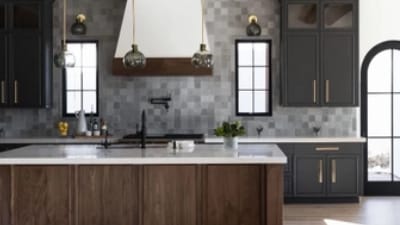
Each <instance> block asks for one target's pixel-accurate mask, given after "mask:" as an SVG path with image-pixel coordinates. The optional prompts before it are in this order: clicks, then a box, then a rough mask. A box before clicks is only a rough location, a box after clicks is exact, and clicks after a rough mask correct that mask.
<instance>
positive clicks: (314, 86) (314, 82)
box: [313, 80, 317, 104]
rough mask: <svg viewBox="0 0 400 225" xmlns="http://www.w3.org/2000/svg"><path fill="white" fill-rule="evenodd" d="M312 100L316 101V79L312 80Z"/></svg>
mask: <svg viewBox="0 0 400 225" xmlns="http://www.w3.org/2000/svg"><path fill="white" fill-rule="evenodd" d="M313 102H314V104H315V103H317V80H313Z"/></svg>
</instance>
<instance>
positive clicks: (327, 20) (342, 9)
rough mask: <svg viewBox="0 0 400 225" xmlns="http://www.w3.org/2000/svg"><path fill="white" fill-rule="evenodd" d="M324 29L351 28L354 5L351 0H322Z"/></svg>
mask: <svg viewBox="0 0 400 225" xmlns="http://www.w3.org/2000/svg"><path fill="white" fill-rule="evenodd" d="M322 7H323V9H322V10H323V12H322V15H323V16H322V17H323V28H324V29H352V28H353V26H354V25H353V24H354V13H353V11H354V5H353V3H352V2H343V1H340V2H339V1H337V2H336V1H324V3H323V5H322Z"/></svg>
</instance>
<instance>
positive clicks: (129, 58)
mask: <svg viewBox="0 0 400 225" xmlns="http://www.w3.org/2000/svg"><path fill="white" fill-rule="evenodd" d="M132 24H133V27H132V30H133V43H132V50H131V51H129V52H127V53H126V54H125V56H124V58H123V59H122V63H123V64H124V66H125V67H126V68H130V67H131V68H136V67H142V68H143V67H145V66H146V57H145V56H144V54H143V53H142V52H140V51H139V47H138V45H137V44H136V41H135V0H132Z"/></svg>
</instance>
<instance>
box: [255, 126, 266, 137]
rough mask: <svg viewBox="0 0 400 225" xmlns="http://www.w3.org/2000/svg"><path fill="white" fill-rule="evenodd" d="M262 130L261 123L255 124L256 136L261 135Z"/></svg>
mask: <svg viewBox="0 0 400 225" xmlns="http://www.w3.org/2000/svg"><path fill="white" fill-rule="evenodd" d="M263 130H264V127H263V126H262V125H258V126H257V128H256V131H257V136H258V137H260V136H261V133H262V132H263Z"/></svg>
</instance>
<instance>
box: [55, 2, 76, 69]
mask: <svg viewBox="0 0 400 225" xmlns="http://www.w3.org/2000/svg"><path fill="white" fill-rule="evenodd" d="M66 17H67V0H64V7H63V41H62V42H63V43H62V51H61V52H59V53H57V54H56V55H55V56H54V64H55V65H56V67H59V68H66V67H74V66H75V57H74V55H73V54H72V53H70V52H68V50H67V34H66V32H67V21H66Z"/></svg>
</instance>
